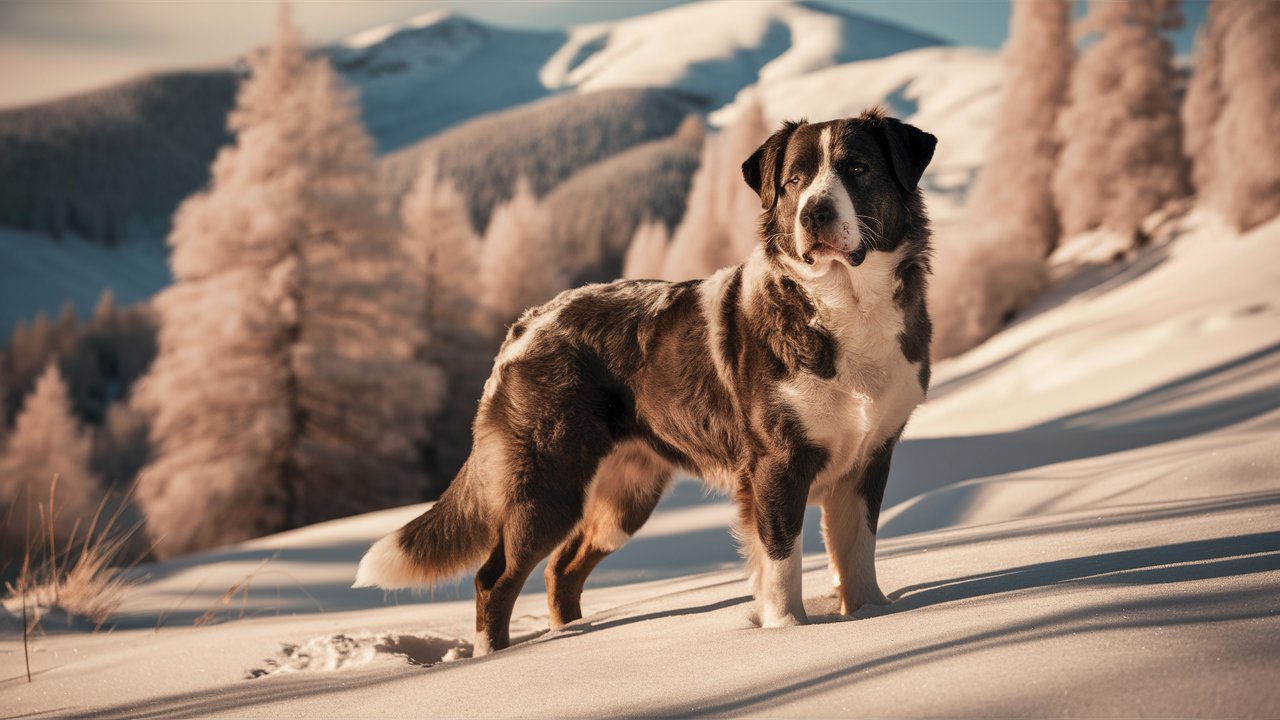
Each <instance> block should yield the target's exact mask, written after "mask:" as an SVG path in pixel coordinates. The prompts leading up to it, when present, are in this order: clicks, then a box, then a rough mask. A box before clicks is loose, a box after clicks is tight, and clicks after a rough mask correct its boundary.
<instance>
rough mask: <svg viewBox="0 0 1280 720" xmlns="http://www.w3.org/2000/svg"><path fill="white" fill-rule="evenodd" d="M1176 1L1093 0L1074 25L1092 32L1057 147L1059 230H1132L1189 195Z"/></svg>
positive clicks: (1073, 81) (1061, 121)
mask: <svg viewBox="0 0 1280 720" xmlns="http://www.w3.org/2000/svg"><path fill="white" fill-rule="evenodd" d="M1181 23H1182V17H1181V15H1180V14H1179V12H1178V2H1177V0H1132V1H1131V2H1113V1H1112V0H1091V2H1090V4H1089V14H1088V15H1087V16H1086V17H1085V19H1084V20H1083V21H1082V24H1081V29H1083V30H1084V31H1086V32H1092V33H1097V34H1098V37H1097V39H1096V42H1094V43H1093V44H1091V45H1090V46H1089V47H1088V48H1087V49H1086V50H1085V51H1084V53H1082V55H1081V57H1080V61H1079V62H1078V63H1077V64H1076V67H1075V70H1074V71H1073V72H1072V75H1071V83H1070V88H1069V92H1068V97H1069V102H1068V105H1067V108H1066V109H1065V110H1064V111H1063V113H1062V115H1061V116H1060V117H1059V121H1058V122H1059V124H1058V131H1059V135H1060V136H1061V137H1062V138H1063V148H1062V155H1061V159H1060V163H1059V166H1058V169H1057V172H1056V173H1055V175H1054V179H1053V187H1054V195H1055V198H1056V203H1057V206H1058V213H1059V217H1060V218H1061V220H1062V224H1063V229H1064V231H1065V232H1066V234H1068V235H1070V234H1074V233H1079V232H1084V231H1086V230H1092V229H1095V228H1099V227H1101V228H1106V229H1109V230H1113V231H1116V232H1120V233H1125V234H1129V233H1133V232H1134V231H1135V230H1136V229H1137V228H1138V226H1139V224H1140V223H1141V222H1142V220H1143V218H1145V217H1146V216H1147V215H1149V214H1150V213H1152V212H1153V211H1155V210H1157V209H1159V208H1160V207H1161V206H1162V205H1163V204H1164V203H1165V202H1167V201H1169V200H1172V199H1176V198H1179V197H1183V196H1185V195H1186V194H1187V193H1188V191H1189V188H1188V180H1187V174H1188V173H1187V167H1186V160H1185V158H1184V157H1183V154H1182V130H1181V120H1180V117H1179V115H1178V108H1177V105H1176V103H1175V101H1174V95H1173V88H1174V80H1175V77H1176V75H1175V71H1174V68H1173V44H1172V43H1171V42H1169V40H1168V39H1167V38H1165V37H1164V36H1162V35H1161V34H1160V33H1161V31H1162V30H1169V29H1174V28H1177V27H1179V26H1181Z"/></svg>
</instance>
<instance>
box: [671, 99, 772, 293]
mask: <svg viewBox="0 0 1280 720" xmlns="http://www.w3.org/2000/svg"><path fill="white" fill-rule="evenodd" d="M768 135H769V129H768V127H767V126H766V124H765V121H764V113H763V111H762V109H761V107H760V103H759V101H758V99H757V98H756V96H755V94H754V93H749V94H748V95H747V96H746V97H744V98H743V99H742V109H741V111H740V112H739V114H738V117H737V118H736V119H735V120H734V121H733V122H732V123H731V124H730V125H729V126H728V127H727V128H725V130H724V131H723V132H721V133H720V134H718V135H712V136H710V137H708V138H707V139H706V141H705V142H704V143H703V145H702V161H701V163H700V164H699V166H698V171H697V172H696V173H694V176H693V180H692V182H691V184H690V187H689V200H688V202H687V203H686V206H685V213H684V218H682V219H681V221H680V224H679V225H678V226H677V227H676V229H675V232H673V233H672V237H671V243H670V246H669V247H668V248H667V252H666V256H665V258H664V261H663V265H662V271H661V275H660V277H662V278H663V279H666V280H691V279H694V278H702V277H706V276H708V275H710V274H711V273H713V272H715V271H716V270H719V269H720V268H722V267H728V266H731V265H736V264H737V263H740V262H742V261H743V260H744V259H745V258H746V256H747V255H749V254H750V253H751V250H752V248H754V247H755V244H756V227H757V225H756V223H757V219H758V218H759V216H760V200H759V198H757V197H756V195H755V193H753V192H752V191H751V188H750V187H748V186H747V184H746V183H745V182H743V181H742V170H741V168H742V163H743V161H744V160H746V159H747V158H748V157H750V156H751V153H753V152H755V150H756V148H758V147H759V146H760V143H762V142H764V141H765V139H766V138H767V137H768Z"/></svg>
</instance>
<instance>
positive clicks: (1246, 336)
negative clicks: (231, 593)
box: [0, 213, 1280, 717]
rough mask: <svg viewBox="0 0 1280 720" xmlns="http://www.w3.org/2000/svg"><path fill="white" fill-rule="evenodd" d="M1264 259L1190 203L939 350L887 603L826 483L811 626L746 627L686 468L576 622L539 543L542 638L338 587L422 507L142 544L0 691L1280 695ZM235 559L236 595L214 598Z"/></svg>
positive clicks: (1205, 707) (692, 699)
mask: <svg viewBox="0 0 1280 720" xmlns="http://www.w3.org/2000/svg"><path fill="white" fill-rule="evenodd" d="M1070 246H1071V243H1067V244H1064V248H1063V251H1062V252H1064V253H1065V251H1066V249H1067V248H1068V247H1070ZM1059 261H1060V258H1057V257H1055V259H1054V262H1055V263H1056V262H1059ZM1278 283H1280V221H1272V222H1271V223H1268V224H1264V225H1262V226H1259V227H1258V228H1256V229H1255V230H1254V231H1252V232H1251V233H1249V234H1248V235H1245V236H1240V237H1237V236H1234V235H1231V234H1229V233H1227V232H1225V231H1223V230H1221V229H1220V227H1219V226H1218V225H1217V224H1215V223H1214V222H1213V221H1212V220H1211V219H1210V218H1207V217H1206V216H1204V215H1203V214H1200V213H1193V214H1192V215H1189V216H1187V217H1185V218H1183V219H1181V220H1179V221H1177V222H1175V223H1174V224H1173V226H1172V227H1170V228H1169V230H1168V232H1166V233H1162V234H1159V235H1158V236H1157V237H1155V238H1153V243H1152V244H1151V245H1150V246H1148V247H1147V248H1145V249H1143V250H1141V251H1140V252H1138V253H1137V254H1136V255H1135V256H1134V257H1133V258H1132V259H1130V260H1128V261H1126V262H1122V263H1118V264H1111V265H1099V266H1085V267H1084V268H1082V269H1080V268H1078V269H1076V270H1075V271H1073V272H1071V273H1069V274H1066V275H1065V276H1061V277H1059V278H1058V280H1057V283H1056V284H1055V285H1054V286H1053V287H1052V288H1051V290H1050V292H1049V293H1048V294H1047V295H1046V296H1044V297H1043V298H1042V299H1041V301H1039V302H1038V303H1037V304H1036V305H1035V306H1033V307H1032V308H1031V309H1030V311H1029V313H1028V316H1027V317H1025V318H1024V319H1022V320H1021V321H1019V322H1018V323H1017V324H1015V325H1014V326H1012V327H1010V328H1008V329H1007V330H1005V331H1004V332H1002V333H1000V334H999V335H996V336H995V337H994V338H992V339H991V340H990V341H988V342H987V343H985V344H983V345H982V346H980V347H978V348H977V349H975V350H973V351H971V352H969V353H967V354H965V355H963V356H960V357H958V358H956V359H954V360H951V361H948V362H945V363H941V364H940V365H939V367H938V368H937V372H936V375H935V381H934V384H933V391H932V393H931V397H930V400H929V401H928V403H926V405H924V406H923V407H922V408H921V410H920V411H919V412H918V413H917V415H916V417H915V419H914V420H913V422H912V424H911V425H910V426H909V428H908V432H907V435H906V439H905V442H904V443H903V445H902V446H901V448H900V449H899V451H898V453H897V454H896V455H895V458H894V463H895V465H894V471H893V475H892V477H891V479H890V481H889V486H888V492H887V495H886V510H885V513H884V514H883V516H882V519H881V541H880V543H879V545H878V564H879V568H878V573H879V576H880V580H881V584H882V587H883V588H884V590H886V591H887V593H888V595H889V597H890V599H892V600H893V603H892V604H891V605H889V606H886V607H883V608H868V609H865V610H862V611H860V612H859V613H857V615H856V616H855V617H854V618H852V619H850V618H843V617H839V616H837V615H835V614H834V610H835V600H834V598H833V597H832V596H831V594H830V589H831V577H830V574H829V571H828V570H827V566H826V559H825V557H824V556H823V554H822V552H821V540H820V536H819V533H818V523H817V522H816V520H817V518H816V513H812V512H811V515H810V517H809V518H808V522H807V523H806V528H805V531H806V534H807V537H806V539H805V547H806V548H808V549H809V552H810V554H808V555H806V556H805V558H804V561H803V573H804V575H803V579H804V587H805V606H806V611H807V613H808V615H809V617H810V618H811V619H812V620H813V624H811V625H809V626H803V627H791V628H783V629H778V630H769V631H764V630H760V629H758V628H754V627H752V626H751V624H750V623H749V621H748V620H747V608H748V606H749V603H748V602H747V600H748V598H747V590H746V583H745V581H744V579H743V577H742V570H741V566H740V561H739V560H738V558H737V555H736V550H735V548H734V546H733V543H732V540H731V539H730V535H729V531H728V525H729V523H730V522H731V521H732V519H733V516H734V512H733V510H732V508H731V507H730V505H729V504H728V503H727V501H726V500H725V499H724V498H720V497H714V496H707V495H705V494H703V493H702V491H701V490H700V489H699V488H698V487H697V486H696V485H694V484H692V483H691V482H681V483H679V484H677V485H676V487H675V488H673V490H672V491H671V492H670V493H669V495H668V496H667V497H666V498H665V499H664V501H663V503H662V505H661V506H660V508H659V510H658V511H657V513H656V514H655V516H654V517H653V518H652V520H651V521H650V522H649V523H648V524H647V525H646V526H645V527H644V528H643V529H642V530H641V531H640V532H639V534H638V535H637V536H636V537H635V538H634V539H633V540H632V541H631V542H630V543H629V544H628V545H627V546H625V547H623V548H622V549H621V550H619V551H618V552H617V553H615V554H614V555H612V556H610V557H609V558H607V559H605V560H604V562H603V563H602V564H601V566H600V567H599V568H598V569H597V571H596V572H595V574H593V576H592V578H591V581H590V582H589V583H588V588H587V591H586V594H585V596H584V598H583V606H584V610H585V617H584V618H583V619H582V620H580V621H577V622H574V623H571V624H570V625H568V626H567V627H565V628H563V629H561V630H558V631H553V632H548V631H547V630H546V628H547V611H546V605H545V600H544V598H543V597H542V595H541V593H542V591H543V589H544V588H543V586H542V583H541V577H542V574H541V573H540V572H535V573H534V575H533V577H532V578H531V579H530V582H529V585H528V587H527V588H526V592H525V594H524V595H523V596H521V598H520V600H519V602H518V603H517V605H516V610H515V619H514V623H513V635H515V636H517V637H522V638H524V639H525V641H524V642H522V643H520V644H518V645H516V646H514V647H513V648H511V649H509V650H505V651H502V652H499V653H497V654H495V655H493V656H490V657H485V658H483V659H479V660H470V659H466V657H465V656H466V654H467V652H466V651H467V644H466V639H468V638H469V637H470V635H471V628H472V623H473V615H472V612H473V609H472V603H471V602H470V600H469V598H470V590H469V588H470V583H469V582H467V581H465V580H464V581H462V582H460V583H459V585H458V586H457V588H456V589H452V588H440V589H437V591H436V592H435V594H434V595H433V596H419V595H414V594H412V593H399V594H384V593H383V592H380V591H377V590H353V589H350V588H349V587H348V586H349V585H350V583H351V580H352V577H353V574H354V569H355V564H356V561H357V560H358V559H359V557H360V556H361V554H362V553H363V552H364V551H365V550H366V549H367V548H368V546H369V543H371V542H372V541H373V540H375V539H377V538H378V537H380V536H382V535H383V534H385V533H387V532H389V531H391V530H393V529H395V528H396V527H398V526H399V525H401V524H402V523H404V522H406V521H407V520H409V519H410V518H412V517H414V516H415V515H417V514H419V513H420V512H421V511H422V509H423V506H421V505H418V506H410V507H404V508H398V509H393V510H387V511H382V512H378V513H372V514H368V515H362V516H358V517H354V518H347V519H343V520H336V521H332V522H329V523H325V524H321V525H315V526H311V527H307V528H302V529H299V530H295V531H291V532H287V533H283V534H280V535H276V536H273V537H269V538H263V539H259V540H255V541H251V542H247V543H243V544H240V545H236V546H233V547H230V548H225V549H221V550H218V551H215V552H210V553H205V554H200V555H193V556H188V557H184V558H179V559H176V560H173V561H169V562H166V563H163V564H159V565H152V566H146V567H140V568H138V569H137V570H136V571H135V572H137V573H138V574H139V575H140V576H142V577H145V578H146V580H145V582H144V584H143V585H142V586H140V587H139V588H138V589H136V590H135V591H134V592H133V593H132V594H131V595H130V596H129V597H128V598H127V600H126V603H125V606H124V607H123V608H122V614H121V615H120V616H119V617H117V618H116V619H115V620H114V622H115V624H116V629H115V630H114V632H112V633H111V634H105V633H100V634H96V635H83V634H76V633H65V632H60V631H58V630H57V629H56V628H49V629H48V630H49V634H47V635H45V636H41V637H38V638H36V640H35V643H34V650H33V653H32V656H31V664H32V672H33V677H34V682H33V683H31V684H29V685H28V684H26V683H25V682H20V681H18V680H16V679H15V680H10V681H8V683H6V685H5V688H4V693H5V707H6V712H7V713H9V714H15V715H23V714H27V713H41V712H46V713H54V714H60V715H65V714H76V715H87V714H93V715H97V716H101V717H119V716H125V715H129V716H135V717H136V716H155V717H159V716H165V717H170V716H185V715H211V714H212V715H235V716H240V717H279V716H289V717H299V716H313V715H323V716H326V717H350V716H362V717H369V716H375V717H400V716H409V715H412V716H415V717H422V716H449V717H456V716H477V717H517V716H519V717H528V716H535V717H544V716H557V717H601V716H624V715H625V716H635V715H641V716H661V715H676V716H690V715H748V716H774V717H796V716H823V717H825V716H834V715H843V714H858V715H870V716H887V715H892V716H911V715H929V716H937V715H948V716H951V715H955V716H976V715H983V716H988V715H1000V716H1028V715H1036V716H1045V715H1052V716H1068V715H1070V716H1130V715H1139V714H1142V715H1177V716H1180V717H1181V716H1212V717H1226V716H1233V717H1234V716H1266V715H1270V714H1272V713H1273V711H1274V708H1275V707H1277V703H1280V687H1277V685H1276V684H1275V682H1274V674H1275V668H1276V666H1277V661H1278V660H1280V650H1278V649H1277V648H1278V647H1280V646H1278V645H1277V643H1276V642H1275V638H1276V637H1277V636H1278V635H1280V617H1278V616H1277V615H1276V613H1275V597H1276V592H1277V587H1278V585H1280V534H1278V533H1277V532H1276V529H1275V527H1276V524H1275V519H1276V516H1277V515H1276V513H1277V509H1278V508H1280V446H1278V445H1277V443H1276V440H1275V438H1276V437H1277V432H1280V409H1278V408H1280V322H1277V321H1278V320H1280V304H1277V300H1276V296H1275V291H1274V288H1275V287H1277V284H1278ZM264 563H265V564H264ZM246 577H251V582H250V583H249V585H250V591H249V593H248V595H247V596H246V597H245V598H244V599H243V604H241V601H242V599H241V597H239V596H237V597H235V598H234V599H232V600H231V601H230V602H225V603H224V602H223V601H222V596H223V594H224V593H225V592H226V589H227V588H229V587H231V586H232V585H233V584H235V583H237V582H240V581H243V580H245V579H246ZM320 609H323V610H324V612H318V611H319V610H320ZM209 610H211V611H212V612H213V620H214V621H213V622H212V623H211V624H209V623H206V624H205V625H204V626H203V627H199V628H194V627H192V623H193V622H194V620H195V619H196V618H199V617H201V616H204V615H205V614H206V611H209ZM157 626H159V631H158V632H157V631H156V628H157ZM380 647H385V648H387V649H382V650H380V649H379V648H380ZM371 648H372V649H371ZM397 648H398V649H397ZM455 648H456V652H453V651H454V649H455ZM450 653H452V655H451V656H452V657H454V658H457V659H458V661H457V662H451V663H438V662H436V661H437V660H439V659H443V658H445V657H446V656H450ZM432 663H435V664H432ZM424 665H426V666H427V667H423V666H424ZM0 668H2V670H3V673H4V677H7V678H18V677H19V676H21V675H22V674H23V668H22V650H21V638H20V637H18V636H15V635H9V636H6V637H5V638H4V639H3V640H0ZM286 668H287V670H286ZM262 675H266V677H257V679H252V680H249V679H246V678H247V677H251V676H262ZM495 688H500V690H495Z"/></svg>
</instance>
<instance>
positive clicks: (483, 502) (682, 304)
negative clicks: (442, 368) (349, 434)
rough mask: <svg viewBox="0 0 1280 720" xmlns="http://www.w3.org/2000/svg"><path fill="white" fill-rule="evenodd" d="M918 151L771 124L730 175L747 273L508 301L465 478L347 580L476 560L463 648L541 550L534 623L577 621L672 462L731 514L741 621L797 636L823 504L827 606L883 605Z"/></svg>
mask: <svg viewBox="0 0 1280 720" xmlns="http://www.w3.org/2000/svg"><path fill="white" fill-rule="evenodd" d="M936 142H937V140H936V138H935V137H934V136H932V135H930V134H928V133H926V132H924V131H922V130H920V129H918V128H915V127H913V126H911V125H908V124H905V123H903V122H901V121H899V120H896V119H893V118H890V117H887V116H886V115H885V114H884V112H883V111H882V110H879V109H876V110H872V111H868V112H865V113H863V114H862V115H860V116H858V117H855V118H847V119H841V120H834V121H829V122H821V123H812V124H811V123H808V122H805V121H800V122H787V123H784V124H783V125H782V127H781V129H780V130H778V131H777V132H776V133H774V134H773V135H772V136H771V137H770V138H769V139H768V140H767V141H766V142H765V143H764V144H763V145H762V146H761V147H760V148H759V149H758V150H756V152H755V153H754V154H752V155H751V157H750V158H748V159H747V160H746V162H744V163H743V165H742V174H743V177H744V179H745V180H746V182H747V184H748V185H750V186H751V189H752V190H754V191H755V192H756V193H757V194H758V195H759V197H760V203H761V208H762V210H763V213H762V215H761V219H760V233H759V243H758V245H757V247H756V248H755V250H754V251H753V253H752V254H751V256H750V257H749V258H748V259H747V260H746V261H745V262H744V263H743V264H741V265H739V266H737V267H733V268H727V269H724V270H721V271H719V272H717V273H716V274H714V275H712V276H711V277H710V278H707V279H705V280H695V281H688V282H680V283H669V282H662V281H657V280H632V281H618V282H613V283H609V284H597V285H587V286H583V287H580V288H577V289H573V290H568V291H566V292H564V293H561V294H560V295H559V296H558V297H556V298H555V299H553V300H552V301H551V302H549V303H547V304H545V305H543V306H541V307H537V308H533V309H530V310H528V311H526V312H525V313H524V315H523V316H522V317H521V318H520V319H519V321H517V322H516V323H515V324H514V325H512V326H511V328H510V329H509V332H508V334H507V336H506V339H505V341H504V343H503V345H502V348H501V350H500V351H499V353H498V356H497V358H496V360H495V362H494V368H493V372H492V374H491V376H490V377H489V379H488V381H487V382H486V384H485V388H484V393H483V397H482V399H481V401H480V405H479V409H478V412H477V415H476V418H475V422H474V425H473V429H472V430H473V446H472V450H471V454H470V456H469V457H468V459H467V461H466V463H465V465H464V466H463V468H462V470H461V471H460V472H459V473H458V476H457V478H456V479H455V480H454V482H453V484H452V485H450V486H449V489H448V490H447V491H445V493H444V494H443V495H442V496H441V497H440V499H439V500H438V501H437V502H436V503H435V504H434V505H433V506H432V507H431V508H430V509H428V510H427V511H426V512H425V513H423V514H422V515H421V516H419V517H418V518H416V519H414V520H412V521H411V522H409V523H408V524H406V525H405V526H404V527H402V528H400V529H399V530H396V531H395V532H393V533H391V534H390V535H388V536H386V537H384V538H382V539H381V540H379V541H378V542H376V543H375V544H374V545H373V546H372V547H371V548H370V550H369V551H368V553H367V554H366V555H365V556H364V558H363V559H362V560H361V561H360V565H359V568H358V570H357V573H356V582H355V587H370V586H377V587H382V588H387V589H391V588H402V587H410V586H415V585H424V584H428V585H429V584H432V583H435V582H437V581H439V580H443V579H446V578H449V577H451V576H456V575H458V574H461V573H463V572H466V571H468V570H470V569H471V568H473V567H475V566H476V564H477V563H480V565H479V569H478V570H477V571H476V575H475V589H476V641H475V654H476V655H477V656H478V655H483V654H486V653H488V652H492V651H495V650H500V649H502V648H505V647H507V646H508V645H509V644H510V636H509V624H510V619H511V611H512V607H513V605H514V603H515V601H516V596H517V595H518V594H519V593H520V589H521V588H522V587H523V585H524V582H525V580H526V578H527V577H528V575H529V573H530V572H531V571H532V570H533V569H534V568H535V567H536V566H537V564H538V563H539V562H541V561H542V560H543V559H544V558H546V557H547V556H548V555H550V556H551V559H550V561H549V562H548V564H547V568H546V587H547V602H548V606H549V609H550V616H551V625H552V627H560V626H562V625H564V624H566V623H569V622H572V621H574V620H577V619H579V618H581V617H582V609H581V606H580V598H581V595H582V589H583V584H584V583H585V582H586V579H587V576H588V575H589V574H590V573H591V571H592V569H594V568H595V566H596V565H597V564H598V563H599V562H600V561H601V560H602V559H603V558H604V557H605V556H607V555H608V554H609V553H611V552H613V551H615V550H617V549H618V548H619V547H621V546H622V545H623V544H624V543H625V542H626V541H627V540H628V539H629V538H630V537H631V536H632V535H633V534H634V533H635V532H636V531H637V530H639V529H640V527H641V526H642V525H643V524H644V523H645V521H646V520H647V519H648V517H649V515H650V513H651V512H652V511H653V509H654V506H655V505H657V503H658V500H659V498H661V496H662V494H663V492H664V490H665V489H666V488H667V486H668V484H669V483H670V482H671V480H672V478H673V477H674V476H675V474H676V473H677V472H678V471H686V472H690V473H692V474H695V475H698V476H699V477H701V478H702V479H703V481H704V482H706V483H708V484H710V485H712V486H714V487H716V488H718V489H720V490H722V491H725V492H728V493H731V494H732V497H733V499H734V501H735V502H736V504H737V507H738V510H739V518H738V527H737V528H736V533H737V535H738V536H739V542H740V544H741V546H742V550H743V555H744V557H745V558H746V561H747V565H748V569H749V573H750V584H751V590H752V594H753V596H754V599H755V606H754V608H755V610H754V619H755V621H756V623H757V624H759V625H760V626H762V627H767V628H772V627H782V626H788V625H797V624H803V623H806V622H807V617H806V615H805V609H804V605H803V602H802V595H801V580H800V577H801V548H800V545H801V543H800V531H801V526H802V524H803V522H804V512H805V506H806V504H820V505H821V506H822V531H823V537H824V540H825V544H826V548H827V553H828V556H829V561H830V566H831V571H832V575H833V577H834V581H835V594H836V596H837V598H838V599H839V604H840V612H841V613H845V614H848V613H853V612H854V611H856V610H857V609H858V608H859V607H861V606H863V605H865V604H884V603H887V602H888V600H887V599H886V598H885V596H884V594H883V593H882V592H881V591H880V587H879V584H878V582H877V581H876V570H875V544H876V529H877V522H878V517H879V513H880V504H881V500H882V498H883V496H884V489H885V483H886V481H887V480H888V476H889V465H890V460H891V458H892V456H893V450H894V446H895V445H896V443H897V441H898V438H899V437H900V435H901V434H902V429H903V427H904V426H905V424H906V422H907V419H908V418H909V417H910V415H911V413H912V412H913V410H914V409H915V408H916V406H917V405H919V404H920V403H921V402H922V401H923V400H924V397H925V393H926V390H927V388H928V385H929V343H930V337H931V326H930V322H929V315H928V312H927V310H926V306H925V286H926V282H927V276H928V274H929V271H930V266H929V263H930V245H929V235H930V232H929V222H928V219H927V217H926V214H925V210H924V204H923V201H922V199H921V196H920V192H919V190H918V187H917V186H918V184H919V181H920V178H921V176H922V174H923V173H924V170H925V167H926V166H927V165H928V164H929V161H930V159H932V157H933V151H934V147H935V145H936ZM481 561H483V562H481Z"/></svg>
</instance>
